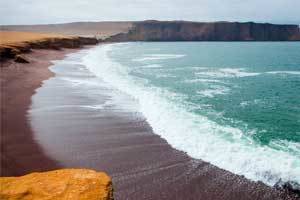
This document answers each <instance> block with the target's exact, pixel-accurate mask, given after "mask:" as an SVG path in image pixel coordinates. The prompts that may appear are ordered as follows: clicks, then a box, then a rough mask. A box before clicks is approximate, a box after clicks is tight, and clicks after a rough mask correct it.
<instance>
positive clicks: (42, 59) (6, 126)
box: [0, 49, 78, 176]
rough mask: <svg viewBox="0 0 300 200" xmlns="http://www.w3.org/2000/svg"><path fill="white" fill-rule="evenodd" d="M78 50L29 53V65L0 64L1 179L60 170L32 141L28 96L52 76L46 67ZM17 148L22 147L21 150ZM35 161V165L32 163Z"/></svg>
mask: <svg viewBox="0 0 300 200" xmlns="http://www.w3.org/2000/svg"><path fill="white" fill-rule="evenodd" d="M75 51H78V49H63V50H41V49H39V50H36V49H35V50H32V52H30V53H28V54H26V58H27V59H29V60H30V63H27V64H23V63H16V62H14V61H13V60H7V61H5V62H3V63H1V171H0V174H1V176H19V175H24V174H27V173H29V172H33V171H45V170H52V169H56V168H58V167H60V165H58V163H57V162H55V161H54V160H51V159H50V158H47V157H46V156H45V155H44V152H43V151H42V149H41V148H40V146H39V145H38V144H37V143H36V141H34V138H33V132H32V130H31V127H30V124H29V123H28V119H27V112H28V109H29V107H30V104H31V96H32V95H33V94H34V93H35V90H36V89H37V88H39V87H41V85H42V83H43V81H44V80H46V79H48V78H50V77H51V76H54V73H52V72H51V71H50V70H49V69H48V67H49V66H51V65H52V62H51V61H52V60H57V59H63V58H64V57H65V55H66V54H68V53H72V52H75ZM20 144H22V145H21V146H20ZM34 160H36V162H32V161H34Z"/></svg>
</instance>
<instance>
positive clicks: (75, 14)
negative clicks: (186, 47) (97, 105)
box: [0, 0, 300, 25]
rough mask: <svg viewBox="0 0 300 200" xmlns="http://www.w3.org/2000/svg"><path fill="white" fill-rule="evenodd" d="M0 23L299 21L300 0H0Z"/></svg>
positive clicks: (284, 22) (277, 22)
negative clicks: (153, 20)
mask: <svg viewBox="0 0 300 200" xmlns="http://www.w3.org/2000/svg"><path fill="white" fill-rule="evenodd" d="M0 13H1V18H0V24H1V25H8V24H52V23H64V22H75V21H139V20H147V19H156V20H188V21H202V22H207V21H239V22H246V21H254V22H269V23H275V24H300V0H1V1H0Z"/></svg>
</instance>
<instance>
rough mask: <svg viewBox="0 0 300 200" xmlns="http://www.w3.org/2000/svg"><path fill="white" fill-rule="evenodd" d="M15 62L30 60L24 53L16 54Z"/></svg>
mask: <svg viewBox="0 0 300 200" xmlns="http://www.w3.org/2000/svg"><path fill="white" fill-rule="evenodd" d="M15 62H18V63H29V61H28V60H27V59H26V58H25V57H24V56H22V55H16V56H15Z"/></svg>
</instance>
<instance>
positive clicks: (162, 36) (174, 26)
mask: <svg viewBox="0 0 300 200" xmlns="http://www.w3.org/2000/svg"><path fill="white" fill-rule="evenodd" d="M294 40H299V41H300V30H299V26H298V25H276V24H269V23H254V22H245V23H239V22H211V23H205V22H188V21H155V20H151V21H143V22H134V23H133V26H132V28H131V29H130V30H129V31H128V32H127V33H120V34H118V35H115V36H112V37H111V38H110V41H294Z"/></svg>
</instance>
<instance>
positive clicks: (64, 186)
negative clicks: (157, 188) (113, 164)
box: [0, 169, 113, 200]
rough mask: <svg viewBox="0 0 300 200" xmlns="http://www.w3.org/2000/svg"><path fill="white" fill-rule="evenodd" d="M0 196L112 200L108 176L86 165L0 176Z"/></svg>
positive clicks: (7, 199) (3, 198)
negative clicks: (83, 167) (15, 175)
mask: <svg viewBox="0 0 300 200" xmlns="http://www.w3.org/2000/svg"><path fill="white" fill-rule="evenodd" d="M0 199H1V200H17V199H18V200H27V199H31V200H58V199H59V200H73V199H78V200H112V199H113V189H112V182H111V179H110V177H109V176H108V175H107V174H105V173H103V172H96V171H94V170H88V169H62V170H55V171H49V172H43V173H32V174H28V175H25V176H21V177H1V178H0Z"/></svg>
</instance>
